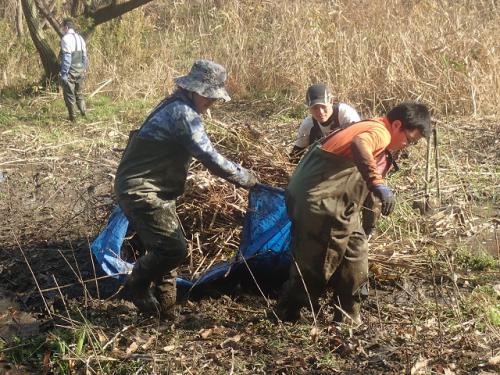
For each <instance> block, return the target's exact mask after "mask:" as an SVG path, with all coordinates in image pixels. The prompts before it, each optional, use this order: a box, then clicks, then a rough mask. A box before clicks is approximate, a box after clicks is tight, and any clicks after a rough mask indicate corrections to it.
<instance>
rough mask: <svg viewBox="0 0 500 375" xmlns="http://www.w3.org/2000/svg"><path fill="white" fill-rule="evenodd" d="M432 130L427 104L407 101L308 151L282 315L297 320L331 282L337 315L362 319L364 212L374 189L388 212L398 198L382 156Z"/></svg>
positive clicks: (297, 175) (297, 176)
mask: <svg viewBox="0 0 500 375" xmlns="http://www.w3.org/2000/svg"><path fill="white" fill-rule="evenodd" d="M430 133H431V120H430V114H429V110H428V109H427V107H426V106H425V105H423V104H420V103H416V102H406V103H402V104H400V105H398V106H396V107H394V108H392V109H391V110H390V111H389V112H388V113H387V115H386V116H385V117H382V118H377V119H371V120H365V121H361V122H358V123H356V124H353V125H351V126H349V127H347V128H345V129H339V130H337V131H335V132H333V133H332V134H330V135H329V136H328V137H327V138H326V139H324V140H323V141H322V142H321V143H319V144H318V145H316V146H315V147H314V148H312V149H311V150H310V151H309V152H308V153H307V154H306V155H305V156H304V157H303V159H302V160H301V162H300V163H299V165H298V166H297V168H296V170H295V172H294V173H293V175H292V177H291V179H290V182H289V184H288V186H287V189H286V205H287V210H288V214H289V216H290V219H291V221H292V243H291V252H292V255H293V258H294V262H293V263H292V266H291V268H290V274H289V278H288V280H287V281H286V282H285V284H284V286H283V289H282V292H281V294H280V297H279V300H278V304H277V315H278V317H279V318H280V319H281V320H283V321H296V320H298V319H299V318H300V309H301V308H302V307H304V306H311V305H312V307H313V309H314V310H316V308H317V306H318V299H319V297H320V296H321V295H322V294H323V293H324V291H325V288H326V286H327V284H329V285H333V287H334V289H335V294H336V299H335V307H336V309H335V316H334V320H336V321H342V320H344V318H345V317H349V321H351V322H354V323H361V317H360V302H361V297H362V295H363V294H366V293H365V292H366V288H365V285H366V282H367V280H368V242H367V235H366V233H365V231H364V230H363V227H362V224H361V215H360V212H361V209H362V206H363V202H364V201H365V199H366V197H367V196H368V194H369V193H370V192H371V193H372V194H373V196H374V197H375V199H377V200H379V201H380V203H381V211H382V214H383V215H389V214H390V213H391V212H392V210H393V209H394V206H395V198H394V195H393V193H392V191H391V189H390V188H389V187H388V186H387V185H386V184H385V182H384V178H383V177H382V173H381V171H380V168H377V162H378V161H379V159H380V158H382V157H384V155H385V152H386V151H390V152H393V151H397V150H401V149H403V148H405V147H407V146H409V145H412V144H416V143H417V142H418V140H419V139H420V138H423V137H425V138H429V136H430ZM309 298H310V300H309Z"/></svg>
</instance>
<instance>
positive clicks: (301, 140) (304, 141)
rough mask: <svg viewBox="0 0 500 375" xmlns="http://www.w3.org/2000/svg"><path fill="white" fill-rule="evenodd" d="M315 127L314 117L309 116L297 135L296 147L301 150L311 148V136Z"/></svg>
mask: <svg viewBox="0 0 500 375" xmlns="http://www.w3.org/2000/svg"><path fill="white" fill-rule="evenodd" d="M312 127H313V120H312V117H311V116H310V115H309V116H307V117H306V118H305V119H304V120H303V121H302V123H301V124H300V126H299V131H298V134H297V140H296V141H295V146H297V147H300V148H306V147H307V146H309V134H310V133H311V129H312Z"/></svg>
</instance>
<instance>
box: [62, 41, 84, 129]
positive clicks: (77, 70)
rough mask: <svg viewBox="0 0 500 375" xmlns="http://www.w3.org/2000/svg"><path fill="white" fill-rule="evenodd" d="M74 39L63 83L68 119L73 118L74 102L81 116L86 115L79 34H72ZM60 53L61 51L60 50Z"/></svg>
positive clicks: (82, 58)
mask: <svg viewBox="0 0 500 375" xmlns="http://www.w3.org/2000/svg"><path fill="white" fill-rule="evenodd" d="M72 35H73V37H74V39H75V50H74V51H73V52H72V53H71V65H70V68H69V72H68V80H67V81H66V82H64V83H63V85H62V86H63V96H64V103H65V104H66V108H67V109H68V114H69V119H70V120H71V121H74V120H75V114H76V108H75V104H76V106H77V107H78V110H79V111H80V114H81V115H82V116H85V115H86V111H87V109H86V106H85V100H84V97H83V83H84V73H85V68H86V67H85V61H84V52H83V44H82V40H81V36H80V35H77V34H76V33H75V34H72ZM61 54H62V51H61Z"/></svg>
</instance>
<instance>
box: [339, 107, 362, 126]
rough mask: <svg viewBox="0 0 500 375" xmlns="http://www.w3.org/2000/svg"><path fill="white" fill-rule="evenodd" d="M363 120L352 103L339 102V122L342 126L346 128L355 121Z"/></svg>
mask: <svg viewBox="0 0 500 375" xmlns="http://www.w3.org/2000/svg"><path fill="white" fill-rule="evenodd" d="M358 121H361V118H360V117H359V114H358V112H356V110H355V109H354V108H352V107H351V106H350V105H348V104H345V103H339V124H340V127H341V128H346V127H348V126H349V125H351V124H352V123H353V122H358Z"/></svg>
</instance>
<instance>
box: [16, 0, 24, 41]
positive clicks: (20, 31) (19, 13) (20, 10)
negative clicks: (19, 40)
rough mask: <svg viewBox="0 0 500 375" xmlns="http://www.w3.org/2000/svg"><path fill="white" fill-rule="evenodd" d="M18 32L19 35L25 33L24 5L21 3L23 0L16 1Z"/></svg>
mask: <svg viewBox="0 0 500 375" xmlns="http://www.w3.org/2000/svg"><path fill="white" fill-rule="evenodd" d="M16 3H17V4H16V32H17V36H18V37H21V36H22V35H23V34H24V28H23V6H22V4H21V0H17V2H16Z"/></svg>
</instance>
